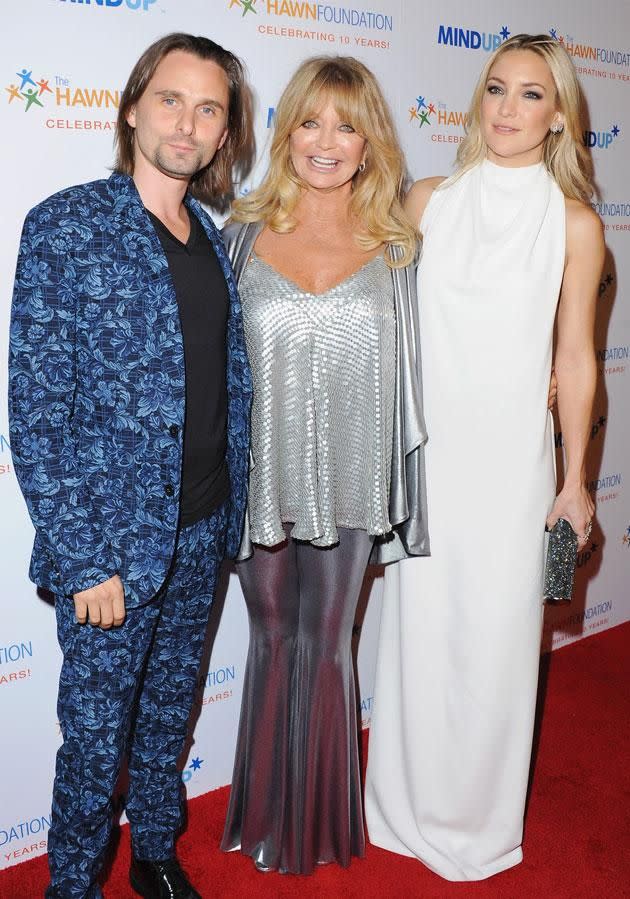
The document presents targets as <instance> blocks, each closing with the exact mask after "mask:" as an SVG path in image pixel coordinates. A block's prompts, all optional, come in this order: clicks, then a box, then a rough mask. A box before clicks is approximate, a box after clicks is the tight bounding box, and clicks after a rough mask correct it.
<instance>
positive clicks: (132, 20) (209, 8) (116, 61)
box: [0, 0, 630, 868]
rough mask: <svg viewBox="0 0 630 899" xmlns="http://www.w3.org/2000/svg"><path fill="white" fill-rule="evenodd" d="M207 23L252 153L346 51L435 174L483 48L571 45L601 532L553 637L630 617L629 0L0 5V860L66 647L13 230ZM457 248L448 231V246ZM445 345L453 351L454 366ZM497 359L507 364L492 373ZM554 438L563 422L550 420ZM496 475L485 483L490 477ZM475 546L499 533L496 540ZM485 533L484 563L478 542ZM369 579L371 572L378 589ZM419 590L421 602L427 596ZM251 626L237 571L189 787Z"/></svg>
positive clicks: (50, 732)
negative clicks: (596, 240)
mask: <svg viewBox="0 0 630 899" xmlns="http://www.w3.org/2000/svg"><path fill="white" fill-rule="evenodd" d="M175 30H176V31H189V32H193V33H195V34H204V35H207V36H209V37H212V38H213V39H214V40H216V41H218V42H219V43H221V44H224V45H225V46H227V47H229V48H231V49H232V50H234V51H235V52H236V53H237V54H239V55H240V56H241V57H242V58H243V59H244V60H245V62H246V64H247V67H248V70H249V75H250V78H251V83H252V85H253V88H254V92H255V96H256V103H257V108H256V132H257V143H258V148H259V161H258V164H257V167H256V169H255V170H254V172H253V174H252V176H251V178H250V180H249V181H248V183H246V184H243V185H241V190H243V191H246V190H248V189H250V188H251V186H252V185H254V184H256V183H257V181H258V180H259V178H260V174H261V172H262V171H263V170H264V166H265V160H266V146H267V143H268V139H269V133H270V132H269V126H270V123H271V120H272V115H273V108H274V104H275V103H276V100H277V98H278V96H279V93H280V91H281V89H282V87H283V86H284V85H285V83H286V82H287V80H288V78H289V76H290V74H291V72H292V71H293V70H294V68H295V67H296V65H297V64H298V63H299V62H300V61H301V60H302V59H303V58H304V57H306V56H310V55H313V54H321V53H343V54H353V55H355V56H357V57H359V58H360V59H361V60H363V61H364V62H365V63H366V64H367V65H368V66H370V67H371V68H372V69H373V70H374V72H375V73H376V74H377V76H378V77H379V78H380V80H381V82H382V84H383V86H384V89H385V92H386V95H387V97H388V99H389V101H390V103H391V105H392V108H393V110H394V112H395V116H396V120H397V124H398V129H399V134H400V138H401V140H402V143H403V145H404V149H405V152H406V154H407V160H408V166H409V172H410V175H411V177H414V178H417V177H422V176H426V175H430V174H447V173H448V172H449V171H450V167H451V164H452V160H453V157H454V153H455V150H456V147H457V144H458V143H459V142H460V141H461V140H462V136H463V133H464V131H463V126H464V123H465V115H466V113H465V110H466V109H467V106H468V100H469V96H470V93H471V90H472V86H473V84H474V82H475V80H476V77H477V74H478V72H479V70H480V68H481V66H482V64H483V62H484V60H485V58H486V56H487V53H488V52H489V51H490V50H491V49H492V48H493V47H495V46H497V45H498V44H499V43H500V42H501V41H502V40H504V39H505V38H506V37H507V36H508V35H510V34H516V33H518V32H522V31H526V32H536V33H538V32H549V33H551V34H553V35H554V36H556V37H557V38H558V39H559V40H562V41H563V42H564V45H565V46H566V47H567V49H568V50H569V52H570V53H571V54H572V56H573V59H574V61H575V64H576V66H577V67H578V72H579V74H580V78H581V81H582V84H583V87H584V91H585V94H586V97H587V100H588V117H587V118H586V119H585V125H584V139H585V141H586V143H587V144H588V146H589V147H590V148H591V150H592V154H593V159H594V162H595V167H596V173H597V184H598V187H599V190H600V197H599V199H598V202H597V203H596V204H595V208H596V209H597V211H598V212H599V213H600V215H601V216H602V219H603V221H604V223H605V228H606V238H607V243H608V247H609V253H608V256H607V260H606V266H605V270H604V274H603V277H602V282H601V286H600V298H599V311H600V314H599V323H598V334H597V359H598V365H599V371H600V381H599V388H598V395H597V400H596V404H595V409H594V412H593V425H592V432H591V437H592V440H591V448H592V452H591V461H590V469H589V483H590V489H591V490H592V493H593V496H594V497H595V499H596V501H597V524H596V527H595V530H594V532H593V538H592V541H591V543H590V544H589V546H588V547H587V548H586V550H585V551H584V552H583V553H581V554H580V558H579V571H578V585H577V589H576V596H575V598H574V602H573V603H572V605H571V606H570V607H563V608H560V609H557V610H554V614H553V615H551V616H548V620H547V625H546V628H545V647H546V648H550V647H552V646H556V645H563V644H566V643H568V642H570V641H573V640H577V639H579V638H581V637H584V636H587V635H589V634H590V633H592V632H594V631H596V630H598V629H603V628H607V627H611V626H613V625H615V624H618V623H620V622H622V621H625V620H627V619H628V618H630V589H629V587H628V583H629V580H630V577H629V575H630V494H628V492H627V490H626V484H625V478H626V476H627V475H628V474H629V471H628V467H627V466H628V464H629V460H630V439H629V438H630V408H629V404H628V387H629V385H630V358H629V344H630V316H629V312H628V287H627V286H626V285H627V284H628V283H629V281H630V270H629V269H630V253H629V252H628V248H629V247H630V189H629V187H628V184H629V179H628V168H629V159H630V152H629V151H630V6H629V5H628V4H627V2H625V0H599V2H598V3H597V4H593V3H591V0H529V2H528V3H527V4H522V3H516V2H510V0H508V2H506V0H484V2H470V0H441V2H440V3H428V2H423V0H406V2H404V0H338V2H336V3H317V2H308V0H306V2H302V0H300V2H297V0H20V2H19V3H17V2H13V3H10V4H8V6H7V8H5V9H3V18H2V34H1V36H0V60H2V74H1V75H0V77H1V78H2V79H3V81H2V97H1V98H0V131H1V133H2V135H3V140H2V158H3V165H2V176H3V191H2V194H3V196H2V204H1V209H2V213H1V215H2V225H1V228H2V240H1V241H0V285H1V286H0V291H1V293H0V395H1V397H2V399H1V400H0V508H1V515H0V559H1V561H0V571H1V577H0V609H1V617H0V714H1V716H2V722H3V728H2V731H3V734H2V739H1V740H0V771H1V772H2V790H1V799H0V868H1V867H6V866H8V865H13V864H16V863H18V862H20V861H23V860H25V859H28V858H30V857H33V856H34V855H38V854H40V853H42V852H45V850H46V837H47V831H48V826H49V807H50V791H51V784H52V776H53V760H54V755H55V752H56V749H57V747H58V745H59V740H60V737H59V732H58V724H57V718H56V714H55V702H56V682H57V677H58V671H59V664H60V656H59V652H58V648H57V644H56V638H55V628H54V615H53V610H52V608H51V607H50V605H49V604H47V603H46V601H45V600H44V599H42V598H40V597H39V596H38V595H37V593H36V590H35V588H34V586H33V585H32V584H30V583H29V581H28V580H27V576H26V572H27V567H28V559H29V553H30V547H31V542H32V536H33V534H32V528H31V525H30V522H29V520H28V517H27V514H26V511H25V507H24V504H23V501H22V498H21V495H20V493H19V490H18V487H17V483H16V480H15V476H14V472H13V467H12V462H11V455H10V446H9V433H8V423H7V412H6V400H5V396H6V346H7V332H8V322H9V308H10V301H11V288H12V281H13V273H14V266H15V256H16V251H17V247H18V240H19V235H20V229H21V225H22V221H23V219H24V215H25V213H26V212H27V210H28V209H29V208H30V207H31V206H33V205H34V204H35V203H37V202H38V201H39V200H41V199H42V198H43V197H45V196H48V195H49V194H51V193H53V192H54V191H56V190H59V189H60V188H63V187H65V186H67V185H69V184H74V183H77V182H82V181H89V180H92V179H94V178H99V177H103V176H106V175H107V173H108V167H109V166H110V165H111V161H112V137H113V129H114V123H115V119H116V111H117V105H118V102H119V97H120V93H121V90H122V88H123V86H124V84H125V81H126V78H127V75H128V73H129V71H130V69H131V66H132V65H133V63H134V62H135V60H136V59H137V57H138V56H139V54H140V53H141V52H142V51H143V50H144V48H145V47H146V46H147V45H148V44H149V43H151V42H152V41H153V40H154V39H156V38H157V37H159V36H161V35H164V34H165V33H167V32H169V31H175ZM453 250H454V252H457V248H456V247H454V248H453ZM457 364H458V361H457V358H453V365H455V366H456V365H457ZM497 375H498V376H502V375H501V373H500V372H498V373H497ZM557 442H558V445H560V443H561V438H558V441H557ZM500 486H501V485H496V484H489V485H488V487H489V489H497V487H499V488H500ZM487 545H488V546H489V547H490V551H491V547H492V540H491V539H488V541H487ZM486 551H488V550H486V549H483V548H482V547H481V546H480V564H482V562H483V553H484V552H486ZM370 588H371V591H370ZM380 588H381V582H380V579H379V578H378V577H376V579H375V580H374V581H372V580H371V579H370V580H368V582H367V583H366V590H365V594H366V597H367V596H368V595H369V594H370V592H371V596H370V602H369V604H368V606H367V612H366V614H365V618H364V620H363V626H362V629H361V628H359V627H358V628H357V633H359V631H361V639H360V643H359V650H358V667H359V675H360V682H361V696H362V712H363V719H364V723H365V724H368V723H369V719H370V713H371V690H372V680H373V666H374V648H375V640H376V631H377V627H378V617H379V609H380V598H381V589H380ZM419 601H422V600H421V599H419ZM246 645H247V619H246V614H245V608H244V603H243V600H242V597H241V593H240V590H239V587H238V583H237V580H236V578H235V577H234V575H231V576H230V578H229V583H228V587H227V597H226V600H225V604H224V608H223V614H222V616H221V620H220V625H219V627H218V632H217V634H216V639H215V640H214V645H213V648H212V654H211V656H210V657H209V659H208V664H207V670H206V671H205V674H204V676H203V677H201V678H200V683H199V691H198V707H197V710H198V713H199V715H198V719H197V723H196V727H195V731H194V738H193V740H192V741H191V747H190V753H189V755H188V757H187V759H186V762H185V767H184V773H183V778H184V780H185V782H186V785H187V788H188V791H189V795H191V796H195V795H198V794H200V793H203V792H206V791H208V790H210V789H213V788H215V787H218V786H220V785H222V784H226V783H228V782H229V779H230V774H231V763H232V752H233V745H234V739H235V732H236V725H237V720H238V710H239V703H240V696H241V687H242V680H243V667H244V661H245V653H246Z"/></svg>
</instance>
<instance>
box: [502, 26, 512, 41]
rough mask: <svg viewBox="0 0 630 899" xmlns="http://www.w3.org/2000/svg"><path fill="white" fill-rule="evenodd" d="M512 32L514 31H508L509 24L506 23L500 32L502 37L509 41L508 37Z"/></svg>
mask: <svg viewBox="0 0 630 899" xmlns="http://www.w3.org/2000/svg"><path fill="white" fill-rule="evenodd" d="M511 33H512V32H511V31H508V27H507V25H504V26H503V28H502V29H501V31H500V32H499V34H500V35H501V37H502V38H503V40H504V41H507V39H508V38H509V36H510V34H511Z"/></svg>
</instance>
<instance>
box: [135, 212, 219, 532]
mask: <svg viewBox="0 0 630 899" xmlns="http://www.w3.org/2000/svg"><path fill="white" fill-rule="evenodd" d="M147 212H149V216H150V218H151V221H152V223H153V225H154V227H155V230H156V232H157V235H158V237H159V239H160V243H161V244H162V248H163V250H164V252H165V254H166V259H167V261H168V267H169V271H170V274H171V277H172V279H173V285H174V287H175V294H176V296H177V305H178V307H179V317H180V322H181V327H182V335H183V339H184V360H185V367H186V421H185V427H184V460H183V470H182V486H181V505H180V524H181V527H186V526H188V525H191V524H194V523H195V522H197V521H201V519H202V518H205V517H206V516H208V515H210V514H211V513H212V512H214V511H215V510H216V509H218V508H219V506H220V505H221V504H222V503H223V502H224V501H225V500H226V499H227V498H228V496H229V493H230V480H229V473H228V468H227V463H226V458H225V453H226V449H227V385H226V366H227V320H228V311H229V292H228V287H227V283H226V281H225V277H224V275H223V270H222V268H221V264H220V262H219V260H218V259H217V255H216V253H215V252H214V247H213V246H212V243H211V242H210V240H209V238H208V235H207V234H206V232H205V230H204V227H203V225H202V224H201V222H200V221H199V219H198V218H197V217H196V216H195V215H193V213H192V212H191V211H190V210H188V216H189V218H190V236H189V238H188V240H187V241H186V243H185V244H184V243H182V242H181V241H180V240H178V239H177V238H176V237H175V235H174V234H172V233H171V232H170V231H169V230H168V228H167V227H166V226H165V225H164V224H163V223H162V222H161V221H160V219H159V218H158V217H157V216H155V215H153V213H152V212H150V211H149V210H147ZM169 434H170V435H171V436H172V437H174V438H176V437H177V436H178V434H177V431H176V428H175V426H173V425H170V426H169Z"/></svg>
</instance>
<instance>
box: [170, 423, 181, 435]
mask: <svg viewBox="0 0 630 899" xmlns="http://www.w3.org/2000/svg"><path fill="white" fill-rule="evenodd" d="M168 433H169V434H170V435H171V437H177V436H178V434H179V428H178V427H177V425H171V426H170V428H169V429H168Z"/></svg>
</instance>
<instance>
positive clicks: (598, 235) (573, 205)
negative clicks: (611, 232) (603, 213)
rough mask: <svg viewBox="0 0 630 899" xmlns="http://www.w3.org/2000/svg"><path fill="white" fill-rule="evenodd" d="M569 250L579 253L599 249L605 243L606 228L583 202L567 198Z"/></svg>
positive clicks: (592, 210)
mask: <svg viewBox="0 0 630 899" xmlns="http://www.w3.org/2000/svg"><path fill="white" fill-rule="evenodd" d="M565 208H566V215H567V248H568V249H569V250H571V249H574V250H577V251H578V252H580V253H581V252H583V251H584V250H587V251H588V250H589V249H593V248H595V249H596V248H598V247H599V245H600V244H603V242H604V227H603V224H602V220H601V219H600V217H599V216H598V215H597V213H596V212H595V210H594V209H593V208H592V207H591V206H589V205H588V204H587V203H583V202H582V201H581V200H574V199H572V198H570V197H565Z"/></svg>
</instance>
